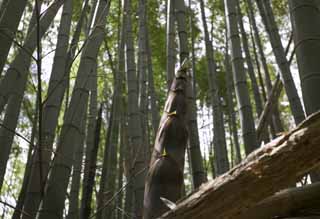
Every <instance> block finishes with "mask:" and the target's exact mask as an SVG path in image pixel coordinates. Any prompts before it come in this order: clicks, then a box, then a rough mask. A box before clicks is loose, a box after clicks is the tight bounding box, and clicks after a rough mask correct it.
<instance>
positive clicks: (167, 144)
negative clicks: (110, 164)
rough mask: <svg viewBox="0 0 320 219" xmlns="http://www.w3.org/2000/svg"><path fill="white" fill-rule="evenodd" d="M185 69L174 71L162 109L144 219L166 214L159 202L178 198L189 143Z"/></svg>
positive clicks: (187, 79)
mask: <svg viewBox="0 0 320 219" xmlns="http://www.w3.org/2000/svg"><path fill="white" fill-rule="evenodd" d="M188 68H189V65H188V62H184V63H183V64H182V65H181V67H180V69H179V70H178V71H177V73H176V75H175V78H174V80H173V82H172V85H171V88H170V91H169V94H168V98H167V101H166V104H165V107H164V113H163V116H162V118H161V121H160V126H159V129H158V132H157V137H156V140H155V145H154V151H153V154H152V157H151V161H150V168H149V171H148V175H147V178H146V184H145V193H144V210H143V218H144V219H153V218H157V217H159V216H160V215H161V214H163V213H164V212H166V211H167V210H168V207H167V206H166V205H165V203H164V202H163V201H162V200H161V198H162V199H163V198H164V199H167V200H169V201H171V202H176V201H177V200H178V199H180V198H181V192H182V186H183V169H184V156H185V150H186V145H187V140H188V131H187V123H186V120H187V118H186V115H187V112H188V110H187V87H188V85H189V81H190V80H189V75H188V73H187V71H188Z"/></svg>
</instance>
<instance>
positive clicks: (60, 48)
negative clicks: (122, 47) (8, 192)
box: [23, 0, 72, 219]
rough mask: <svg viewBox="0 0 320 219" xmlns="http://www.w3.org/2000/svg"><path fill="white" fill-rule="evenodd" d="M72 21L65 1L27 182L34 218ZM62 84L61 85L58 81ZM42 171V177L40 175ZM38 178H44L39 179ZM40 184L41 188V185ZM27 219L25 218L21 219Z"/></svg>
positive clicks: (27, 204)
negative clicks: (37, 148)
mask: <svg viewBox="0 0 320 219" xmlns="http://www.w3.org/2000/svg"><path fill="white" fill-rule="evenodd" d="M71 17H72V1H71V0H68V1H67V2H66V3H65V4H64V7H63V13H62V16H61V21H60V29H59V34H58V39H57V47H56V53H55V57H54V62H53V68H52V72H51V77H50V81H49V89H48V93H47V97H46V98H47V99H46V100H45V101H44V105H43V112H42V130H40V131H41V135H42V137H43V138H42V142H40V147H41V163H40V162H39V156H40V151H39V150H37V151H35V155H34V160H33V164H32V169H31V177H30V179H31V180H30V182H29V185H28V189H27V195H26V200H25V206H24V211H26V212H28V213H29V214H30V215H32V216H33V217H35V215H36V212H37V210H38V207H39V204H40V201H41V196H42V195H41V189H42V188H44V182H45V179H46V176H47V174H48V171H49V165H50V161H51V155H52V148H53V142H54V137H55V130H56V126H57V123H58V117H59V111H60V108H61V102H62V99H63V94H64V91H63V88H62V87H63V86H65V84H64V83H63V82H64V81H63V77H64V73H65V72H64V69H65V64H66V61H65V59H66V55H67V49H68V45H69V33H70V25H71ZM60 80H62V83H61V81H60ZM40 171H42V173H40ZM40 176H42V177H43V178H42V179H40ZM40 182H41V184H42V185H40ZM23 219H26V216H23Z"/></svg>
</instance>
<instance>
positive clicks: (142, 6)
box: [138, 0, 151, 160]
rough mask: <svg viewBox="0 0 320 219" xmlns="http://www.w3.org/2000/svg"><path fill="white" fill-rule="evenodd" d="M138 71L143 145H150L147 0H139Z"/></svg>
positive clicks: (148, 155) (147, 154) (148, 153)
mask: <svg viewBox="0 0 320 219" xmlns="http://www.w3.org/2000/svg"><path fill="white" fill-rule="evenodd" d="M138 15H139V21H138V27H139V31H138V36H139V37H138V72H139V74H138V75H139V76H140V78H139V84H140V91H139V100H140V101H139V108H140V113H141V131H142V141H143V145H146V146H149V139H148V113H147V112H148V94H147V93H148V90H147V48H146V47H147V45H146V44H147V42H146V31H147V1H146V0H139V5H138ZM146 156H147V159H148V160H149V157H150V156H151V153H150V151H149V147H148V148H147V150H146Z"/></svg>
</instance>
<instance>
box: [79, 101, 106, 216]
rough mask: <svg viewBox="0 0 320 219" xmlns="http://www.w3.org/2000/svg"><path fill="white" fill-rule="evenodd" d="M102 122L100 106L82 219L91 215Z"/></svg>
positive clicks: (82, 203) (81, 211) (81, 209)
mask: <svg viewBox="0 0 320 219" xmlns="http://www.w3.org/2000/svg"><path fill="white" fill-rule="evenodd" d="M101 121H102V106H100V109H99V112H98V118H97V121H96V123H95V124H96V126H95V136H94V145H93V148H92V151H91V153H90V156H91V158H90V163H89V171H88V176H87V181H86V184H83V187H84V186H85V187H87V188H86V189H85V188H83V192H85V193H83V194H82V199H81V208H80V219H88V218H89V216H90V213H91V200H92V193H93V188H94V179H95V174H96V167H97V155H98V149H99V142H100V129H101Z"/></svg>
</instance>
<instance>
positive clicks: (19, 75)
mask: <svg viewBox="0 0 320 219" xmlns="http://www.w3.org/2000/svg"><path fill="white" fill-rule="evenodd" d="M62 3H63V1H62V0H55V1H54V2H53V3H52V4H51V5H50V6H49V8H48V9H47V10H46V13H45V14H44V15H42V17H41V20H40V38H41V37H42V36H43V35H44V34H45V32H46V31H47V29H48V28H49V26H50V24H51V23H52V21H53V19H54V17H55V16H56V14H57V12H58V10H59V8H60V7H61V5H62ZM36 46H37V31H36V29H32V31H31V32H30V34H28V36H27V38H26V40H25V42H24V44H23V46H22V47H23V48H21V49H19V51H18V54H17V55H16V57H15V58H14V60H13V61H12V63H11V64H10V66H9V68H8V70H7V72H6V74H5V76H4V78H3V79H2V80H1V82H0V112H3V109H4V107H5V105H6V104H7V102H8V101H9V98H10V97H11V96H12V95H14V94H16V93H22V94H23V93H24V89H22V88H23V87H22V88H20V87H17V86H16V84H17V83H25V82H24V81H26V80H27V76H28V70H29V67H30V63H31V57H32V53H33V51H34V50H35V48H36ZM18 81H22V82H18ZM22 94H21V95H22Z"/></svg>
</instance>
